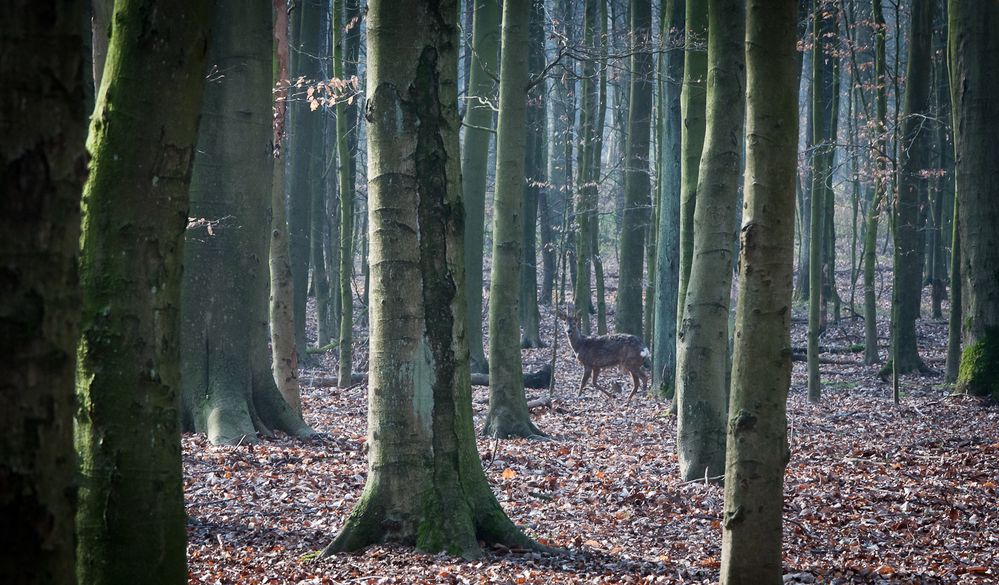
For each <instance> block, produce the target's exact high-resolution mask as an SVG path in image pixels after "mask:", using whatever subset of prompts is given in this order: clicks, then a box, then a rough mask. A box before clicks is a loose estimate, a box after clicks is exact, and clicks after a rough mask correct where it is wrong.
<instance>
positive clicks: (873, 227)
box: [864, 0, 888, 365]
mask: <svg viewBox="0 0 999 585" xmlns="http://www.w3.org/2000/svg"><path fill="white" fill-rule="evenodd" d="M871 15H872V16H873V18H874V83H875V86H876V88H877V89H876V90H875V96H876V97H875V104H876V106H875V107H876V110H877V120H876V125H875V128H874V141H873V144H872V150H873V151H874V191H873V193H872V194H871V197H872V198H871V202H870V203H869V204H868V206H867V227H866V228H865V229H866V232H865V234H864V363H865V364H867V365H872V364H876V363H878V362H879V361H881V356H880V354H879V353H878V309H877V299H876V297H875V294H874V285H875V282H874V280H875V268H876V267H877V266H876V265H877V249H876V248H877V241H878V218H879V216H880V215H881V205H882V204H883V202H884V201H885V197H886V192H887V185H886V183H885V179H886V176H885V174H886V170H885V166H886V165H885V158H886V154H887V148H888V140H887V132H888V126H887V118H888V97H887V88H888V78H887V76H886V72H885V18H884V12H883V11H882V8H881V0H871Z"/></svg>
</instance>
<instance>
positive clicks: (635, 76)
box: [615, 0, 655, 336]
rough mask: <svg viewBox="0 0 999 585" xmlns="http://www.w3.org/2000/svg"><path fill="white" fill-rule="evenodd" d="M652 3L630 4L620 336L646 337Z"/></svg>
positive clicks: (633, 0)
mask: <svg viewBox="0 0 999 585" xmlns="http://www.w3.org/2000/svg"><path fill="white" fill-rule="evenodd" d="M651 36H652V2H651V0H631V39H632V48H631V64H630V77H631V90H630V104H629V107H628V142H627V147H626V156H625V165H626V166H625V175H624V185H625V187H624V192H625V195H624V213H623V217H622V220H621V259H620V262H619V264H620V269H621V272H620V276H619V277H618V289H617V320H616V322H615V328H616V330H617V331H618V333H631V334H633V335H639V336H640V335H642V267H643V265H644V260H645V233H646V231H647V230H648V229H649V216H650V214H649V206H650V196H649V189H650V186H649V132H650V128H651V121H652V80H653V77H654V75H655V71H654V70H653V61H652V53H651V52H650V50H649V47H650V43H651Z"/></svg>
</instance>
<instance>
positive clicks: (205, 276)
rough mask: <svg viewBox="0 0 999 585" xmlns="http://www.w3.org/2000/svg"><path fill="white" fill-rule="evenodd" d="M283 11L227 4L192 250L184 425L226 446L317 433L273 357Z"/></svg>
mask: <svg viewBox="0 0 999 585" xmlns="http://www.w3.org/2000/svg"><path fill="white" fill-rule="evenodd" d="M272 33H273V28H272V16H271V7H270V6H268V5H266V4H260V5H257V4H254V5H253V7H252V9H251V8H247V7H245V6H242V5H241V4H239V3H236V2H231V1H230V2H220V3H219V4H218V9H217V11H216V16H215V20H214V25H213V27H212V39H211V42H210V44H209V54H208V65H209V67H217V68H218V69H219V70H221V71H225V72H226V75H225V77H223V78H221V79H219V80H216V81H213V82H210V83H209V84H208V86H207V88H206V90H205V99H204V105H203V106H202V110H201V127H200V129H199V133H198V149H197V156H196V157H195V162H194V177H193V179H192V181H191V211H190V213H191V216H192V217H193V218H194V221H193V222H192V225H191V226H190V227H189V228H188V232H187V239H186V246H185V250H184V268H185V270H184V289H183V306H182V319H183V321H182V326H183V330H182V332H183V335H182V338H181V349H182V352H183V353H182V358H183V359H182V368H183V370H182V374H183V377H182V380H183V394H184V396H183V398H184V426H185V427H186V428H187V429H190V430H194V431H196V432H206V433H207V434H208V439H209V440H210V441H211V442H212V443H214V444H221V443H229V444H234V443H239V442H243V443H247V442H255V441H256V437H257V433H258V432H259V433H262V434H269V433H271V432H272V431H275V430H281V431H284V432H287V433H289V434H293V435H297V436H304V435H308V434H310V433H311V431H310V430H309V428H308V427H307V426H306V425H305V423H304V422H303V421H302V419H301V417H300V416H299V415H297V414H296V413H295V412H294V410H293V407H292V406H289V404H288V403H287V402H285V400H284V399H283V398H282V397H281V395H280V394H279V392H278V390H277V387H276V385H275V383H274V377H273V373H272V371H271V367H270V365H271V359H270V356H269V355H268V349H267V341H268V331H267V319H268V294H267V288H268V280H269V278H270V275H269V271H268V269H267V265H266V264H265V259H266V258H267V257H268V249H267V246H268V240H269V238H268V231H269V228H270V214H271V209H270V202H271V196H272V195H271V190H270V189H269V187H270V186H271V185H272V184H273V176H272V174H271V173H272V172H273V169H272V165H273V164H274V158H273V154H272V149H273V145H272V143H271V141H272V137H273V134H272V125H271V124H272V119H273V116H272V111H271V105H272V99H273V98H272V94H271V78H272V71H271V64H272V59H273V56H272V53H271V48H272V44H271V42H272V40H271V39H272Z"/></svg>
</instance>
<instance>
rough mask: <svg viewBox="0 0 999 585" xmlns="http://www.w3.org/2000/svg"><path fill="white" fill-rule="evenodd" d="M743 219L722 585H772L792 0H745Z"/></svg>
mask: <svg viewBox="0 0 999 585" xmlns="http://www.w3.org/2000/svg"><path fill="white" fill-rule="evenodd" d="M747 13H748V14H747V23H746V70H747V71H746V85H747V91H746V178H745V214H744V216H743V220H742V226H743V227H742V234H741V241H742V247H741V252H740V258H739V293H738V301H737V304H736V318H735V319H736V322H735V348H734V355H733V360H732V397H731V402H730V409H729V413H730V414H729V422H728V443H727V445H728V451H727V455H726V458H725V515H724V520H723V522H722V566H721V583H722V584H723V585H743V584H745V585H760V584H764V583H780V582H781V574H782V572H783V571H782V558H781V540H782V537H783V531H782V529H781V523H782V519H783V514H784V468H785V466H786V465H787V462H788V460H789V459H790V455H791V453H790V450H789V449H788V441H787V392H788V387H789V386H790V384H791V354H790V352H789V351H788V348H789V347H790V345H791V338H790V329H791V280H792V276H791V275H792V264H793V256H794V183H795V181H796V179H797V168H796V167H797V157H796V156H795V155H796V149H797V145H798V72H799V71H801V69H800V67H798V65H797V62H796V59H795V55H794V47H795V41H796V34H795V21H796V16H797V9H796V2H794V1H793V0H781V1H779V2H775V1H774V0H749V2H748V8H747Z"/></svg>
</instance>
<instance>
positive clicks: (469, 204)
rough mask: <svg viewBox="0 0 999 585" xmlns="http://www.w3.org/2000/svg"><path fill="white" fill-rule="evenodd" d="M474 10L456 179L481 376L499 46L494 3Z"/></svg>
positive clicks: (474, 353) (472, 339) (487, 0)
mask: <svg viewBox="0 0 999 585" xmlns="http://www.w3.org/2000/svg"><path fill="white" fill-rule="evenodd" d="M469 1H470V2H471V4H472V5H473V7H474V8H473V10H474V14H473V16H472V61H471V71H470V72H469V81H468V95H467V96H465V99H466V101H467V102H468V104H467V109H466V111H465V122H464V126H465V140H464V144H463V145H462V151H461V174H462V179H463V181H464V182H463V189H464V200H465V290H466V291H467V293H468V297H467V298H468V345H469V350H470V351H471V359H472V371H473V372H482V373H486V372H488V371H489V364H488V363H487V361H486V354H485V351H484V349H483V344H482V339H483V336H482V247H483V245H484V244H483V240H484V236H483V232H484V230H485V206H486V175H487V172H486V168H487V165H488V157H489V143H490V142H491V141H492V138H493V112H494V110H495V108H496V89H497V85H496V81H495V79H494V78H495V76H496V74H497V72H498V67H497V65H498V64H499V61H498V58H499V45H500V5H499V1H498V0H469Z"/></svg>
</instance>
